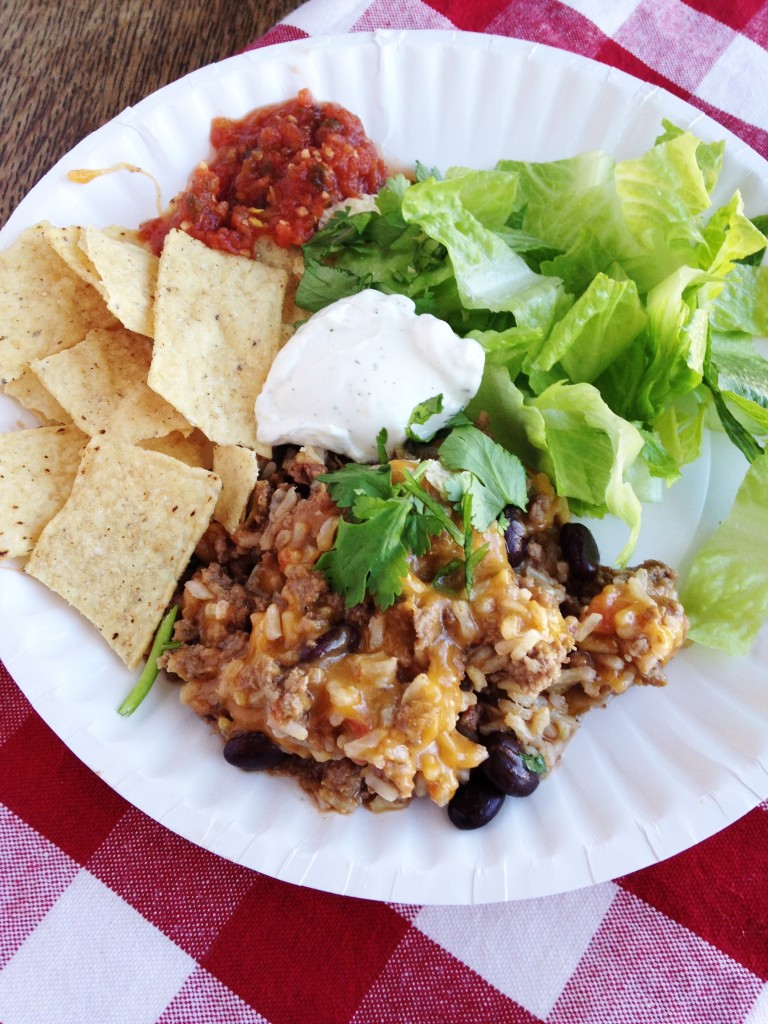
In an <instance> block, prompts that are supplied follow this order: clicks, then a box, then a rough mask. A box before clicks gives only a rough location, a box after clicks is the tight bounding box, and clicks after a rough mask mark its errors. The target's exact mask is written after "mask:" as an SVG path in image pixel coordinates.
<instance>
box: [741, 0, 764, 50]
mask: <svg viewBox="0 0 768 1024" xmlns="http://www.w3.org/2000/svg"><path fill="white" fill-rule="evenodd" d="M756 8H757V9H756V10H755V13H754V15H753V16H752V17H751V18H750V19H749V21H748V22H747V23H746V24H745V25H744V26H743V29H742V31H743V33H744V35H745V36H749V38H750V39H753V40H754V41H755V42H756V43H757V44H758V45H759V46H762V47H763V48H764V49H765V48H768V5H766V4H765V3H756Z"/></svg>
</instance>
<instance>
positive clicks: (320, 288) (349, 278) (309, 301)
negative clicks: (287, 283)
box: [296, 259, 370, 313]
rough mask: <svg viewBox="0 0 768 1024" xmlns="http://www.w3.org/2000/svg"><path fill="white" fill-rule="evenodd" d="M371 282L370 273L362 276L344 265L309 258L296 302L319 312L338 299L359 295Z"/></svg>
mask: <svg viewBox="0 0 768 1024" xmlns="http://www.w3.org/2000/svg"><path fill="white" fill-rule="evenodd" d="M369 284H370V276H369V275H362V276H361V275H360V274H355V273H353V272H352V271H351V270H345V269H344V268H343V267H329V266H326V265H325V264H323V263H318V261H317V260H312V259H308V260H307V262H306V264H305V267H304V273H303V274H302V276H301V281H300V282H299V286H298V288H297V289H296V303H297V305H298V304H300V308H301V309H306V310H307V311H308V312H309V313H317V311H318V310H320V309H323V307H324V306H327V305H328V304H329V303H331V302H335V301H336V300H337V299H346V298H348V297H349V296H350V295H357V293H358V292H361V291H363V290H364V289H366V288H367V287H368V286H369Z"/></svg>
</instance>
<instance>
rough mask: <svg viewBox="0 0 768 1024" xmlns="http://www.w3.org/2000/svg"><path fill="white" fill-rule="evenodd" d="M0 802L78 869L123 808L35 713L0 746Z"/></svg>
mask: <svg viewBox="0 0 768 1024" xmlns="http://www.w3.org/2000/svg"><path fill="white" fill-rule="evenodd" d="M0 801H2V802H3V803H4V804H6V806H8V807H10V808H11V810H12V811H15V813H16V814H18V815H19V817H21V818H24V820H25V821H27V822H28V823H29V824H30V825H31V826H32V827H33V828H35V829H37V830H38V831H39V832H41V833H42V834H44V835H45V836H47V837H48V839H51V840H52V841H53V842H54V843H56V844H57V845H58V846H59V847H61V849H62V850H63V851H64V852H65V853H67V854H69V856H70V857H72V858H73V860H76V861H78V863H80V864H84V863H85V861H86V860H87V859H88V857H89V856H90V855H91V854H92V853H93V851H94V850H95V849H96V847H97V846H99V844H100V843H102V842H103V840H104V838H105V837H106V836H107V835H108V834H109V832H110V830H111V829H112V828H113V827H114V825H115V824H116V823H117V822H118V821H119V820H120V818H121V817H122V816H123V814H125V812H126V810H127V809H128V806H129V805H128V804H127V803H126V801H125V800H123V798H122V797H120V796H118V795H117V793H115V792H114V790H112V789H110V788H109V786H107V785H106V784H105V783H104V782H102V781H101V779H100V778H99V777H98V775H96V774H95V773H94V772H92V771H91V770H90V768H86V766H85V765H84V764H83V763H82V761H78V759H77V758H76V757H74V756H73V755H72V754H71V753H70V751H69V750H68V749H67V748H66V747H65V746H64V744H63V743H62V742H61V740H60V739H59V738H58V737H57V736H56V735H55V734H54V733H53V732H52V730H51V729H49V728H48V726H47V725H46V724H45V723H44V722H43V720H42V719H41V718H40V717H39V716H38V715H37V714H36V713H32V714H30V715H28V716H27V717H26V718H25V719H24V722H23V723H22V725H21V726H20V727H19V728H18V729H17V730H16V731H15V732H14V733H13V735H12V736H10V737H9V738H8V739H7V740H6V741H5V743H3V744H2V746H0Z"/></svg>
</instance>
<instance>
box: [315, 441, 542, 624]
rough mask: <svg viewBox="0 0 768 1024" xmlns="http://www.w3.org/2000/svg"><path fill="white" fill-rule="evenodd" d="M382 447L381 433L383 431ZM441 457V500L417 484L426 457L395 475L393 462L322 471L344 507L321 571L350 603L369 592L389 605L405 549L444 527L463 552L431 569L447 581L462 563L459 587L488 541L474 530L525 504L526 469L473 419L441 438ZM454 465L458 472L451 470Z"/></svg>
mask: <svg viewBox="0 0 768 1024" xmlns="http://www.w3.org/2000/svg"><path fill="white" fill-rule="evenodd" d="M379 442H380V443H379V449H380V451H382V450H383V449H384V447H385V444H386V438H385V437H383V436H382V435H380V438H379ZM439 461H440V464H441V466H442V472H443V475H444V476H445V487H444V488H443V493H444V500H439V499H438V498H436V497H435V496H434V495H433V494H431V493H430V492H429V491H428V490H427V489H426V488H425V487H424V486H423V484H422V482H421V480H422V478H423V476H424V474H425V473H426V471H427V466H428V463H421V464H420V465H419V467H418V468H417V469H416V471H415V472H411V470H409V469H408V468H404V469H403V470H402V473H401V476H400V478H399V479H398V480H397V481H395V480H394V479H393V476H392V467H391V465H390V464H388V463H387V464H382V465H378V466H364V465H359V464H357V463H348V464H347V465H345V466H342V467H341V469H338V470H336V471H335V472H333V473H326V474H324V475H323V476H321V477H320V480H321V481H323V483H325V485H326V487H327V488H328V491H329V493H330V495H331V497H332V498H333V500H334V502H335V503H336V505H338V507H339V508H341V509H344V510H346V515H345V516H344V517H343V518H342V519H341V520H340V521H339V527H338V531H337V534H336V540H335V543H334V545H333V547H332V548H331V549H330V550H329V551H326V552H325V553H324V554H323V555H321V557H320V558H319V559H318V561H317V564H316V568H317V569H318V571H319V572H321V573H323V575H324V576H325V578H326V579H327V580H328V583H329V584H330V586H331V587H332V589H333V590H334V591H336V593H338V594H341V595H342V597H343V598H344V601H345V604H346V605H347V607H352V606H354V605H356V604H360V603H361V602H362V601H363V600H364V598H365V596H366V594H369V595H370V596H371V597H372V598H373V600H374V602H375V603H376V605H377V606H378V607H379V608H382V609H383V608H388V607H389V606H390V605H391V604H393V603H394V601H395V599H396V598H397V597H398V596H399V595H400V594H401V593H402V589H403V581H404V580H405V577H406V576H407V574H408V555H409V553H412V554H414V555H416V556H420V555H423V554H425V553H426V552H427V551H428V550H429V547H430V544H431V539H432V538H433V537H436V536H439V535H440V534H442V533H444V532H445V533H447V534H448V535H449V536H450V537H451V539H452V540H453V541H454V543H455V544H456V545H457V546H458V548H459V549H460V551H461V552H462V556H463V557H460V558H455V559H452V560H451V562H450V563H449V564H448V565H446V566H444V567H443V569H441V570H440V572H438V574H437V575H436V577H435V581H434V582H435V585H436V586H439V587H440V588H441V589H445V588H447V587H448V580H449V578H454V577H456V576H457V575H458V573H459V571H461V573H462V576H463V589H464V590H465V592H467V593H469V592H471V590H472V587H473V585H474V576H475V569H476V567H477V564H478V563H479V562H480V561H481V559H482V558H483V556H484V555H485V553H486V551H487V548H488V546H487V544H482V545H479V546H478V547H477V548H476V549H475V548H474V546H473V537H474V530H478V531H484V530H487V529H488V527H489V526H490V524H491V523H492V522H493V521H494V520H496V519H498V518H499V517H500V516H502V515H503V512H504V509H505V508H506V506H507V505H510V504H515V505H518V506H520V507H523V508H524V507H525V504H526V483H525V470H524V469H523V466H522V464H521V463H520V461H519V460H518V459H517V458H516V457H515V456H514V455H511V454H510V453H509V452H507V451H506V450H505V449H503V448H501V447H500V445H498V444H496V443H495V442H494V441H492V440H491V439H490V438H488V437H487V436H486V435H485V434H483V433H482V431H480V430H478V429H477V428H476V427H474V426H472V425H470V424H467V423H462V424H461V425H460V426H458V427H455V428H454V429H453V430H452V431H451V433H450V434H449V435H448V436H447V438H446V439H445V440H444V441H443V443H442V445H441V447H440V450H439ZM454 471H457V472H454Z"/></svg>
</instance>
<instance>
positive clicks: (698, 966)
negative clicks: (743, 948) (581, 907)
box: [547, 892, 762, 1024]
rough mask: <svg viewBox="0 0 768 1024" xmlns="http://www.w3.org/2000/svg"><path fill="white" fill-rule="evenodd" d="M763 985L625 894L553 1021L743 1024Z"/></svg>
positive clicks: (599, 932) (600, 931) (618, 899)
mask: <svg viewBox="0 0 768 1024" xmlns="http://www.w3.org/2000/svg"><path fill="white" fill-rule="evenodd" d="M761 987H762V986H761V984H760V981H759V980H758V979H757V978H756V977H755V976H754V975H753V974H751V973H750V972H749V971H747V970H746V969H745V968H744V967H742V966H741V965H740V964H737V963H735V962H734V961H733V960H731V959H730V958H729V957H727V956H725V955H724V954H723V953H721V952H719V951H718V950H717V949H715V948H714V947H712V946H710V945H709V944H708V943H706V942H704V941H703V939H700V938H699V937H698V936H696V935H693V934H692V933H691V932H689V931H687V930H686V929H685V928H682V927H681V926H680V925H678V924H676V923H675V922H673V921H670V920H669V919H668V918H666V917H664V915H663V914H660V913H659V912H658V911H656V910H654V909H653V908H652V907H649V906H647V905H646V904H645V903H643V902H641V901H640V900H637V899H635V898H633V897H632V896H630V895H629V894H628V893H621V892H620V893H619V894H618V895H617V897H616V899H615V900H614V902H613V904H612V906H611V909H610V910H609V912H608V914H606V916H605V919H604V921H603V923H602V924H601V926H600V928H599V929H598V930H597V932H596V933H595V936H594V938H593V940H592V942H591V944H590V946H589V949H588V950H587V952H586V953H585V954H584V956H583V958H582V960H581V963H580V964H579V966H578V968H577V970H576V972H575V973H574V975H573V977H572V978H571V980H570V981H569V983H568V984H567V985H566V987H565V989H564V991H563V994H562V996H561V997H560V999H559V1000H558V1002H557V1004H556V1005H555V1007H554V1009H553V1011H552V1013H551V1014H550V1016H549V1018H548V1021H547V1024H573V1022H574V1021H578V1022H579V1024H659V1022H660V1021H675V1022H680V1024H725V1022H728V1024H739V1022H742V1021H744V1020H745V1018H746V1016H747V1013H748V1012H749V1009H750V1007H751V1006H752V1005H753V1003H754V1001H755V999H756V998H757V996H758V993H759V991H760V989H761Z"/></svg>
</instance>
